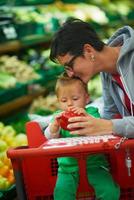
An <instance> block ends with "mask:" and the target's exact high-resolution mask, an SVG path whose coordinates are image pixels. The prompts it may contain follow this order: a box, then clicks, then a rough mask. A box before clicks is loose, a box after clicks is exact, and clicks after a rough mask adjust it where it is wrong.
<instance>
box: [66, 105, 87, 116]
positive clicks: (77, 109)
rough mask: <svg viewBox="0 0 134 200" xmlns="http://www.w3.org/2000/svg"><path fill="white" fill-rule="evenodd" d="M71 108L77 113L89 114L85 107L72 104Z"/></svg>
mask: <svg viewBox="0 0 134 200" xmlns="http://www.w3.org/2000/svg"><path fill="white" fill-rule="evenodd" d="M69 110H71V111H73V112H74V113H77V114H83V115H85V116H86V115H87V113H86V111H85V109H84V108H79V107H75V106H71V107H70V108H69Z"/></svg>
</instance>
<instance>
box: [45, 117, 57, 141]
mask: <svg viewBox="0 0 134 200" xmlns="http://www.w3.org/2000/svg"><path fill="white" fill-rule="evenodd" d="M58 116H59V115H58ZM56 118H57V116H56V117H55V119H54V120H53V122H51V123H50V124H49V126H48V127H47V128H46V130H45V133H44V134H45V136H46V138H47V139H52V138H58V137H59V135H60V126H59V124H58V121H57V119H56Z"/></svg>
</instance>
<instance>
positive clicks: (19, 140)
mask: <svg viewBox="0 0 134 200" xmlns="http://www.w3.org/2000/svg"><path fill="white" fill-rule="evenodd" d="M14 142H15V144H16V146H25V145H27V144H28V142H27V136H26V135H25V134H24V133H20V134H18V135H16V136H15V138H14Z"/></svg>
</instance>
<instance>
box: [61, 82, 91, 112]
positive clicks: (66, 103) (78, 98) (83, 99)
mask: <svg viewBox="0 0 134 200" xmlns="http://www.w3.org/2000/svg"><path fill="white" fill-rule="evenodd" d="M58 101H59V105H60V109H61V110H64V111H65V110H68V108H69V107H71V106H75V107H79V108H85V106H86V104H87V103H88V102H89V96H88V94H87V92H86V91H85V89H84V88H83V87H82V85H81V84H79V83H78V82H76V83H73V84H69V85H67V86H60V88H59V92H58Z"/></svg>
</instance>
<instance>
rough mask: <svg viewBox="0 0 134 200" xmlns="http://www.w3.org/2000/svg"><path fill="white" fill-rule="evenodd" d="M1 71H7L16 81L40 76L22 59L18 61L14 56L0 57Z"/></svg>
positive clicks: (24, 80)
mask: <svg viewBox="0 0 134 200" xmlns="http://www.w3.org/2000/svg"><path fill="white" fill-rule="evenodd" d="M1 73H7V74H9V75H11V76H13V77H14V78H15V79H16V81H17V82H20V83H25V82H27V81H30V80H33V79H39V78H40V75H39V74H37V73H36V72H35V71H34V70H33V69H32V67H30V66H29V65H28V64H27V63H25V62H24V61H20V60H19V59H18V58H17V57H16V56H8V55H4V56H1V57H0V74H1ZM12 82H13V80H12Z"/></svg>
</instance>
